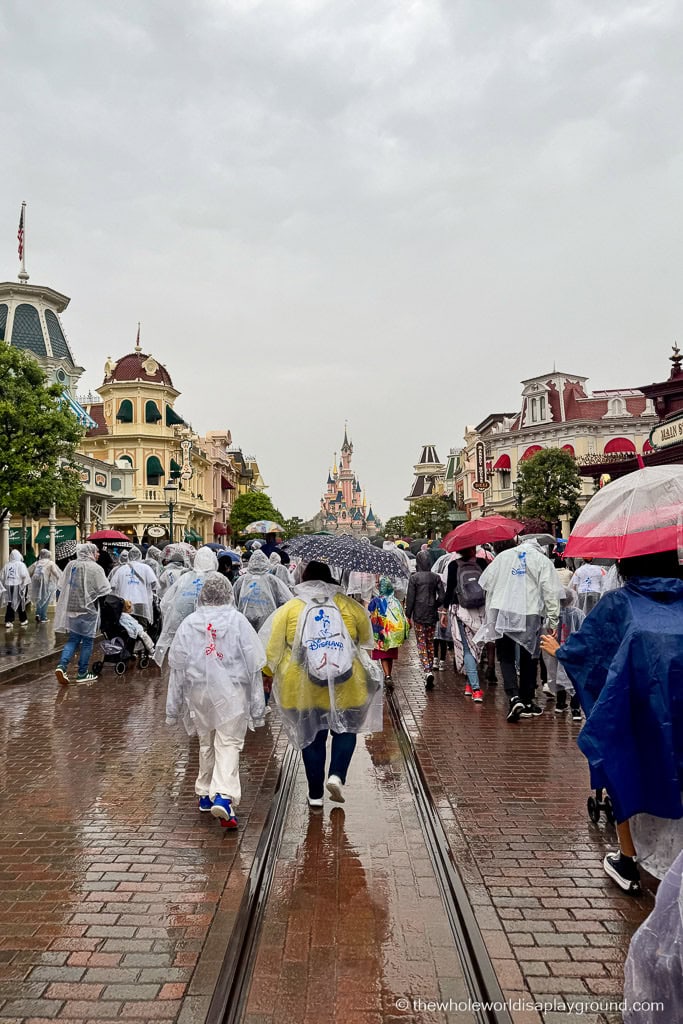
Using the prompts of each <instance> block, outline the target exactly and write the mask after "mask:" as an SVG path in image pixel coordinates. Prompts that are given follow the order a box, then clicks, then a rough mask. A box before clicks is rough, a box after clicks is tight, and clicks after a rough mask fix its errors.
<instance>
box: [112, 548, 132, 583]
mask: <svg viewBox="0 0 683 1024" xmlns="http://www.w3.org/2000/svg"><path fill="white" fill-rule="evenodd" d="M118 558H119V560H118V562H117V564H116V565H115V566H114V568H113V569H112V571H111V572H110V573H109V582H110V583H113V582H114V577H115V576H116V574H117V572H118V571H119V569H125V568H126V567H127V565H128V552H127V551H120V552H119V556H118Z"/></svg>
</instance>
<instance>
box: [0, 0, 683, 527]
mask: <svg viewBox="0 0 683 1024" xmlns="http://www.w3.org/2000/svg"><path fill="white" fill-rule="evenodd" d="M682 25H683V5H681V4H680V3H677V2H676V0H642V2H637V0H586V2H582V0H511V2H505V0H136V2H131V0H116V2H115V3H114V2H110V3H107V2H105V0H61V2H60V3H54V2H52V0H31V2H30V3H26V2H25V0H4V3H3V4H2V5H1V6H0V45H1V48H2V49H1V52H2V64H1V66H0V81H1V86H2V88H1V89H0V97H1V99H0V104H1V105H2V108H3V110H2V114H3V116H2V123H3V138H4V147H3V148H4V152H3V158H2V180H3V188H2V203H1V204H0V239H4V242H2V244H1V245H0V253H1V254H2V266H3V268H4V269H3V270H2V277H3V278H5V279H6V278H9V277H12V276H14V274H15V273H16V269H17V268H16V262H15V254H16V228H17V220H18V214H19V207H20V203H21V200H22V199H26V200H27V202H28V203H29V209H28V249H27V252H28V270H29V272H30V274H31V280H32V282H34V283H43V284H48V285H51V286H53V287H55V288H57V289H59V290H61V291H64V292H66V294H68V295H70V296H71V297H72V304H71V306H70V307H69V309H68V310H67V311H66V313H65V314H64V317H63V320H64V324H65V327H66V330H67V332H68V335H69V338H70V341H71V343H72V345H73V348H74V349H75V353H76V356H77V358H78V359H79V360H80V362H81V364H82V365H84V366H86V367H87V372H86V376H85V378H84V380H83V385H84V387H85V388H87V387H88V386H93V387H94V386H96V385H97V384H99V383H100V382H101V379H102V367H103V365H104V361H105V359H106V357H107V356H108V355H112V356H114V357H118V356H121V355H123V354H124V353H125V352H126V351H130V350H131V348H132V346H133V343H134V339H135V332H136V325H137V321H138V320H141V321H142V325H143V326H142V339H143V348H144V349H145V350H146V351H148V350H149V351H151V352H152V353H153V354H154V355H155V356H156V357H157V358H158V359H160V360H161V361H162V362H164V363H165V364H166V365H167V366H168V368H169V370H170V372H171V374H172V377H173V380H174V383H175V384H176V386H177V387H178V388H179V389H180V390H182V392H183V394H182V396H181V398H180V399H179V400H178V408H179V409H181V410H182V411H183V413H184V414H185V415H186V416H187V417H189V418H190V419H191V421H192V423H193V425H194V426H195V428H196V429H197V430H199V431H202V432H203V431H204V430H207V429H211V428H214V429H218V428H223V427H226V426H227V427H229V428H230V429H231V430H232V432H233V437H234V439H235V441H236V442H238V443H239V444H240V445H242V446H243V447H244V449H245V451H249V452H254V453H255V454H256V455H257V457H258V459H259V461H260V463H261V466H262V468H263V472H264V475H265V477H266V480H267V482H268V484H269V485H270V492H269V493H270V494H271V496H272V497H273V499H274V500H275V502H276V503H277V504H279V505H280V507H281V509H282V511H283V513H284V514H285V515H295V514H298V515H302V516H304V517H308V516H310V515H312V514H313V513H314V512H315V511H316V509H317V507H318V500H319V497H320V492H321V488H322V487H323V485H324V482H325V479H326V476H327V470H328V466H329V463H330V459H331V453H332V451H333V450H334V449H335V448H337V449H338V448H339V445H340V443H341V438H342V435H343V430H344V420H345V419H348V420H349V432H350V434H351V436H352V439H353V441H354V443H355V446H356V455H355V467H356V469H357V471H358V473H359V475H360V477H361V481H362V483H363V484H365V485H366V487H367V490H368V495H369V497H371V498H372V500H373V502H374V505H375V508H376V510H377V511H378V512H379V513H380V514H381V515H382V516H383V517H387V516H389V515H392V514H396V513H400V512H402V511H404V509H405V507H406V506H405V503H404V502H403V501H402V499H403V497H404V496H405V495H406V494H407V493H408V489H409V486H410V483H411V480H412V463H413V462H414V461H415V460H416V458H417V455H418V452H419V449H420V446H421V444H422V443H424V442H434V443H436V444H437V446H438V450H439V453H440V454H441V457H442V458H444V457H445V455H446V453H447V451H448V449H449V447H450V446H453V445H458V444H459V442H460V441H461V439H462V433H463V428H464V425H465V424H466V423H468V422H477V421H479V420H480V419H482V418H483V417H484V416H485V415H486V414H487V413H488V412H490V411H494V410H501V409H505V410H511V409H514V408H516V407H517V406H518V404H519V394H520V390H521V389H520V387H519V381H520V380H521V379H522V378H525V377H530V376H533V375H535V374H537V373H543V372H546V371H548V370H549V369H551V368H552V365H553V362H554V361H555V362H556V363H557V365H558V368H562V369H564V370H567V371H570V372H573V373H581V374H585V375H588V376H589V377H590V383H591V385H592V386H593V387H620V386H634V385H638V384H641V383H644V382H646V381H650V380H654V379H661V377H662V376H663V374H665V373H666V370H667V365H668V364H667V362H666V359H667V356H668V355H669V351H668V347H669V345H670V344H671V342H672V341H673V339H674V338H676V337H678V338H680V337H681V308H680V307H681V303H680V293H681V284H680V278H681V273H682V270H683V258H682V256H683V231H682V225H681V197H682V191H683V152H682V145H681V135H682V128H681V97H682V95H683V90H682V88H681V85H682V83H681V78H682V74H683V63H682V61H681V53H682V52H683V33H682V31H681V30H682Z"/></svg>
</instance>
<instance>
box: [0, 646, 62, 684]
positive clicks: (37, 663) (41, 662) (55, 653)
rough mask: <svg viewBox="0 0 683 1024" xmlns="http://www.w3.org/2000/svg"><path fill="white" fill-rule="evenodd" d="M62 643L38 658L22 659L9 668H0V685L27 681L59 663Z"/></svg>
mask: <svg viewBox="0 0 683 1024" xmlns="http://www.w3.org/2000/svg"><path fill="white" fill-rule="evenodd" d="M63 650H64V644H60V646H59V647H55V648H54V650H52V651H50V652H49V654H43V655H42V656H41V657H40V658H32V659H31V660H30V661H22V662H20V663H19V664H18V665H13V666H12V667H11V668H4V669H0V686H14V684H15V683H28V682H30V681H31V680H32V679H37V678H38V676H42V675H43V673H45V672H47V671H48V670H49V669H51V668H56V666H57V665H58V664H59V659H60V657H61V653H62V651H63Z"/></svg>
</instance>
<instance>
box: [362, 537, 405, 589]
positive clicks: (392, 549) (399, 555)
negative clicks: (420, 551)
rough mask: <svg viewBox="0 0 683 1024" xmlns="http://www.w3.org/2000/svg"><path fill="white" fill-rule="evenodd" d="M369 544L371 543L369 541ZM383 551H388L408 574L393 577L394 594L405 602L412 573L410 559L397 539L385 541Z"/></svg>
mask: <svg viewBox="0 0 683 1024" xmlns="http://www.w3.org/2000/svg"><path fill="white" fill-rule="evenodd" d="M368 543H370V542H369V540H368ZM382 551H388V552H389V554H391V555H393V556H394V558H395V559H396V561H397V562H398V563H399V565H401V566H402V567H403V569H404V570H405V573H407V574H408V576H406V575H405V573H398V574H397V575H396V576H395V577H392V582H393V584H394V593H395V594H396V597H397V598H398V599H399V601H405V599H406V595H407V593H408V577H409V576H410V575H411V573H412V566H411V564H410V558H409V557H408V555H407V554H406V552H405V551H404V550H403V548H400V547H399V546H398V544H397V543H396V539H395V537H388V538H387V539H386V540H385V541H383V542H382Z"/></svg>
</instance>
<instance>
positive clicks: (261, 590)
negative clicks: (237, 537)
mask: <svg viewBox="0 0 683 1024" xmlns="http://www.w3.org/2000/svg"><path fill="white" fill-rule="evenodd" d="M270 570H271V564H270V562H269V561H268V558H267V557H266V556H265V555H264V553H263V551H262V550H261V549H257V550H256V551H254V553H253V554H252V556H251V558H250V559H249V562H248V565H247V571H246V573H245V574H244V575H243V576H240V578H239V579H238V580H237V582H236V583H235V603H236V604H237V608H238V610H239V611H241V612H242V614H243V615H246V617H247V619H248V620H249V622H250V623H251V625H252V626H253V627H254V629H255V630H256V631H257V632H258V630H259V629H260V628H261V626H263V625H264V623H265V622H266V620H267V619H268V618H269V617H270V616H271V615H272V614H273V612H274V611H275V609H276V608H279V607H280V606H281V605H283V604H286V603H287V601H289V600H290V598H291V596H292V592H291V590H290V589H289V587H286V586H285V584H284V583H283V582H282V580H279V579H278V578H277V576H273V574H272V573H271V571H270Z"/></svg>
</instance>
